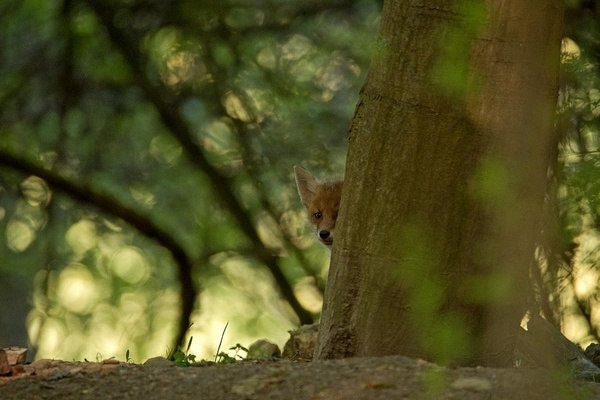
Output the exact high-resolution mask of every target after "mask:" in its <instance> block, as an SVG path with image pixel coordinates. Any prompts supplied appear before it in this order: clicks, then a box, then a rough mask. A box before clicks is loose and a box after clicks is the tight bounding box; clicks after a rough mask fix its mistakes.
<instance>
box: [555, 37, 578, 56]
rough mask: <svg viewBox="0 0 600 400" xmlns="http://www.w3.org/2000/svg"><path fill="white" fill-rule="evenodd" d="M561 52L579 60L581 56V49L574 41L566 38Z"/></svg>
mask: <svg viewBox="0 0 600 400" xmlns="http://www.w3.org/2000/svg"><path fill="white" fill-rule="evenodd" d="M560 50H561V52H562V54H563V55H565V56H569V57H571V58H578V57H579V56H580V55H581V49H580V48H579V46H578V45H577V43H575V42H574V41H573V40H572V39H570V38H568V37H566V38H563V40H562V43H561V46H560Z"/></svg>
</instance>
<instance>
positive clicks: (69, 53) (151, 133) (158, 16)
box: [0, 0, 379, 359]
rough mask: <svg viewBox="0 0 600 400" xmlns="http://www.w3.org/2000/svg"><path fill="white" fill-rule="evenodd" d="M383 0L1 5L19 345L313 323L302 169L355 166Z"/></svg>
mask: <svg viewBox="0 0 600 400" xmlns="http://www.w3.org/2000/svg"><path fill="white" fill-rule="evenodd" d="M378 8H379V7H378V5H377V4H376V3H375V2H369V1H367V2H364V1H361V2H356V3H352V2H343V4H342V3H339V2H336V1H332V2H320V3H319V4H313V3H310V4H307V3H306V2H297V3H293V2H290V3H287V5H286V6H285V7H281V6H277V7H276V6H274V5H271V4H269V3H265V4H264V5H262V6H257V5H256V4H254V3H247V4H241V3H239V2H227V1H223V2H218V4H216V3H214V2H208V3H198V2H194V1H173V2H146V1H133V2H121V1H108V2H96V1H89V2H88V1H72V0H66V1H63V2H56V1H47V0H28V1H24V2H22V1H6V2H3V3H2V5H1V6H0V12H1V14H2V15H3V21H4V22H3V23H2V26H1V27H0V48H1V50H0V57H1V60H2V62H1V63H0V64H1V66H0V69H1V71H0V75H1V76H2V77H3V78H2V81H1V82H0V85H1V86H0V101H1V103H2V107H0V110H1V111H0V118H1V120H2V128H1V129H2V132H1V134H0V163H1V164H2V165H3V173H2V175H1V177H0V188H1V189H0V202H1V203H0V235H2V236H1V239H2V240H1V242H2V244H1V248H0V252H1V256H0V259H2V265H1V266H0V274H2V276H3V279H2V282H6V283H4V284H3V286H2V290H0V292H1V293H2V294H1V296H3V302H11V303H12V304H13V306H12V307H11V308H10V309H8V308H6V307H3V310H2V317H1V318H0V320H2V324H1V325H2V326H3V327H11V328H13V329H14V328H17V329H16V331H17V332H14V333H13V334H12V335H10V336H8V337H4V338H3V339H2V340H1V341H2V343H4V342H5V341H6V345H9V344H22V343H23V342H25V335H24V333H25V332H24V330H25V329H24V328H25V325H26V324H25V322H26V320H27V322H28V324H27V325H28V333H29V337H30V338H31V341H32V343H33V345H34V346H35V347H38V348H39V351H40V356H46V357H56V356H60V357H62V358H82V357H92V358H93V357H94V355H95V354H96V353H97V352H100V353H102V354H103V355H104V356H112V355H119V354H124V353H123V352H124V351H125V350H126V349H130V350H131V351H130V353H131V355H132V356H133V357H134V358H136V359H137V358H142V359H143V357H145V356H149V355H155V354H157V353H162V352H165V351H166V350H167V348H169V347H170V348H173V347H174V346H175V343H181V342H183V341H185V342H187V338H186V339H184V336H185V335H186V332H187V335H188V336H187V337H189V336H190V335H193V336H194V337H195V340H194V343H193V346H192V351H194V352H195V353H196V354H199V355H201V354H207V353H209V352H210V351H213V352H214V350H215V348H216V345H217V343H218V336H219V335H220V333H221V331H222V329H223V326H224V325H225V323H226V322H227V321H228V320H230V324H229V329H228V330H229V332H228V334H229V335H235V336H236V337H238V339H237V340H240V339H241V338H240V336H241V337H255V338H256V337H257V336H258V337H262V336H270V337H272V338H274V339H276V340H278V341H283V340H284V339H285V336H287V332H286V331H287V329H291V328H292V327H293V326H295V325H297V324H299V323H308V322H311V321H313V320H314V318H315V316H316V315H317V314H318V312H319V309H320V296H321V295H320V292H321V290H322V287H323V269H324V268H325V267H326V263H325V259H324V255H325V253H324V252H323V251H322V249H320V248H319V247H318V246H314V247H313V246H312V242H310V241H307V240H306V239H305V238H304V237H303V235H302V233H303V232H304V229H305V228H304V227H305V222H304V219H303V215H302V213H301V211H300V207H298V208H297V210H291V208H292V207H291V204H297V197H296V196H297V195H296V192H295V189H294V187H293V177H292V166H293V165H294V164H296V163H299V162H304V160H318V161H307V164H308V165H311V164H312V165H313V166H315V165H317V162H318V163H320V164H321V165H323V166H324V167H326V168H328V169H329V170H330V171H336V170H337V171H339V170H340V169H341V165H342V163H343V159H344V153H345V131H346V127H347V120H348V118H349V115H350V111H351V108H352V106H353V102H354V100H353V99H355V98H356V96H355V93H357V88H358V86H357V85H358V84H359V83H360V81H361V80H362V77H363V73H362V71H363V69H362V65H364V64H365V62H366V60H367V59H368V56H367V52H366V50H364V49H367V48H368V46H366V45H365V43H368V42H369V41H370V40H369V36H370V33H369V32H373V27H374V26H375V24H376V22H377V15H378ZM345 43H346V44H348V45H349V47H348V46H346V44H345ZM327 105H329V106H327ZM323 106H325V107H323ZM323 133H327V137H325V138H323ZM317 137H318V138H319V139H318V140H317V139H316V138H317ZM200 289H204V292H203V296H202V297H199V296H198V292H199V291H200ZM200 300H201V301H200ZM28 303H30V304H31V305H32V307H31V310H30V311H29V313H28V315H27V309H28V306H27V305H28ZM9 310H10V311H9ZM16 311H19V312H16ZM191 324H193V325H192V327H191V329H190V330H189V332H188V328H190V325H191ZM8 331H9V330H8V329H3V330H2V332H8ZM269 332H270V333H269ZM9 339H10V340H9ZM203 339H205V340H203Z"/></svg>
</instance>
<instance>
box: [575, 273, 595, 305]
mask: <svg viewBox="0 0 600 400" xmlns="http://www.w3.org/2000/svg"><path fill="white" fill-rule="evenodd" d="M579 269H580V271H578V272H577V277H576V278H575V294H576V295H577V297H579V298H588V297H589V296H592V295H594V293H596V292H597V290H598V279H600V274H599V273H598V270H597V269H594V268H589V269H587V270H585V271H581V270H582V269H583V268H581V267H580V268H579Z"/></svg>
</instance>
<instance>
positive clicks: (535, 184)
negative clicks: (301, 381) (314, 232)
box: [315, 0, 562, 366]
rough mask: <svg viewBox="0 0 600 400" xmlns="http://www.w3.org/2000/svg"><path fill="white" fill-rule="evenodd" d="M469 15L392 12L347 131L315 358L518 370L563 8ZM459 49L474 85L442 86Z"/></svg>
mask: <svg viewBox="0 0 600 400" xmlns="http://www.w3.org/2000/svg"><path fill="white" fill-rule="evenodd" d="M458 3H459V2H454V1H445V0H436V1H408V0H407V1H386V2H385V4H384V9H383V13H382V21H381V28H380V33H379V41H378V48H377V49H376V52H375V53H376V54H375V56H374V60H373V63H372V65H371V69H370V71H369V75H368V77H367V80H366V82H365V84H364V87H363V90H362V92H361V96H360V100H359V104H358V105H357V108H356V111H355V115H354V119H353V123H352V127H351V131H350V143H349V153H348V162H347V166H346V177H345V185H344V193H343V197H342V204H341V209H340V215H339V219H338V225H337V236H336V242H335V245H334V247H333V255H332V263H331V268H330V273H329V274H330V275H329V281H328V287H327V291H326V295H325V303H324V309H323V315H322V321H321V328H320V333H319V344H318V346H317V350H316V353H315V358H317V359H325V358H339V357H348V356H365V355H385V354H403V355H409V356H413V357H423V358H427V359H434V360H442V361H457V362H461V363H477V364H483V365H494V366H497V365H508V364H510V363H511V361H512V357H513V351H514V348H515V344H516V332H517V329H518V326H519V321H520V318H521V316H522V315H523V312H524V311H525V302H526V297H527V295H528V293H527V288H528V282H527V280H528V268H529V265H530V263H531V261H532V257H533V252H534V246H535V242H536V240H537V237H538V234H539V219H540V211H541V205H542V201H543V196H544V193H545V183H546V172H547V168H548V165H549V162H550V160H549V158H550V157H551V155H552V154H554V151H553V146H556V145H557V143H556V138H555V137H554V135H553V132H552V116H553V110H554V107H555V104H556V96H557V90H558V89H557V74H558V62H559V48H560V34H561V20H562V6H561V2H560V1H558V0H551V1H548V0H535V1H533V0H532V1H528V2H523V1H521V0H509V1H500V2H497V1H491V0H490V1H487V2H486V4H485V7H486V10H485V13H483V14H476V13H475V14H471V13H470V12H469V11H468V10H469V9H468V8H464V7H463V9H462V10H461V7H459V5H458ZM462 3H465V2H462ZM466 4H471V2H466ZM473 4H476V3H475V2H473ZM481 4H482V5H483V3H481ZM453 43H457V47H456V48H453V47H452V44H453ZM444 44H445V45H446V47H445V48H444ZM461 46H462V48H463V50H464V49H466V50H464V57H463V58H464V63H465V64H464V65H465V68H464V69H463V70H462V75H461V69H460V65H459V66H458V68H457V69H455V71H458V72H457V73H456V75H457V76H458V77H459V78H461V79H463V82H462V84H461V85H459V86H458V87H456V86H455V87H449V86H448V85H446V86H444V84H445V82H446V81H448V80H449V79H448V78H449V77H448V76H447V74H446V73H445V72H444V71H447V70H446V69H445V68H444V66H445V64H444V63H446V62H451V61H452V60H457V59H458V60H459V61H460V59H461V58H460V54H461V53H460V51H462V50H461ZM454 51H456V53H457V54H458V55H457V54H453V52H454ZM448 60H450V61H448ZM450 78H456V76H455V77H452V76H450ZM453 328H456V329H453ZM448 340H449V341H451V344H450V345H448V344H445V345H444V343H443V342H444V341H448ZM438 345H439V346H438ZM453 346H454V347H455V348H452V347H453Z"/></svg>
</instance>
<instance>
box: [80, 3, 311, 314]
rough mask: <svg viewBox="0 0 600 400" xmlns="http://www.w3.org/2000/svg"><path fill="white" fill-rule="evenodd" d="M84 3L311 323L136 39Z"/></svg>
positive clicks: (106, 13)
mask: <svg viewBox="0 0 600 400" xmlns="http://www.w3.org/2000/svg"><path fill="white" fill-rule="evenodd" d="M87 4H88V5H89V6H90V7H91V9H92V10H93V11H94V12H95V13H96V15H97V16H98V17H99V18H100V21H101V23H102V24H103V25H104V27H105V28H106V30H107V33H108V35H109V37H110V39H111V41H112V43H113V45H114V46H116V48H117V49H118V50H119V51H120V52H121V54H122V55H123V57H124V59H125V61H126V62H127V64H128V65H129V67H130V68H131V69H132V72H133V73H132V75H133V78H134V80H135V82H136V84H137V85H139V86H140V87H141V88H142V90H143V91H144V93H145V95H146V97H147V99H148V100H149V101H150V102H151V103H152V104H153V106H154V107H155V109H156V110H157V112H158V114H159V116H160V118H161V120H162V122H163V124H164V125H165V126H166V127H167V128H168V129H169V130H170V132H171V133H172V134H173V136H174V137H175V138H176V139H177V140H178V141H179V143H180V145H181V147H182V148H183V150H184V151H185V152H186V154H187V156H188V158H189V160H190V161H191V162H192V163H193V164H195V165H196V166H197V167H198V168H199V169H200V170H201V171H202V172H203V173H204V174H205V175H206V177H207V178H208V179H209V181H210V184H211V187H212V189H213V192H214V194H215V195H216V197H217V199H218V201H219V204H221V205H222V206H223V208H224V209H226V210H227V211H228V212H229V213H231V215H232V216H233V217H234V219H235V221H237V223H238V225H239V227H240V229H241V230H242V232H244V234H245V235H246V236H247V237H248V238H249V239H250V240H251V242H252V243H253V246H254V247H255V250H256V253H255V254H256V258H257V259H258V260H259V261H261V262H262V263H263V264H264V265H265V266H266V267H267V268H268V269H269V271H270V272H271V274H272V275H273V278H274V279H275V282H276V284H277V286H278V287H279V290H280V292H281V294H282V296H283V297H284V298H285V299H286V301H287V302H288V303H289V304H290V306H291V307H292V309H293V310H294V312H295V313H296V315H297V316H298V319H299V320H300V323H302V324H310V323H312V322H313V318H312V315H311V314H310V312H308V311H307V310H306V309H304V308H303V307H302V305H301V304H300V302H299V301H298V299H297V298H296V295H295V294H294V290H293V288H292V286H291V284H290V283H289V282H288V280H287V278H286V276H285V275H284V273H283V271H282V270H281V268H280V266H279V264H278V263H277V257H275V256H274V255H273V254H272V253H271V252H270V251H269V249H268V248H267V247H266V246H265V244H264V243H263V242H262V240H261V239H260V237H259V236H258V233H257V232H256V229H255V227H254V224H253V222H252V219H251V218H250V216H249V215H248V213H247V211H246V210H245V209H244V208H243V207H242V205H241V204H240V202H239V201H238V199H237V198H236V195H235V192H234V190H233V187H234V185H233V182H232V179H231V178H229V177H227V176H225V175H223V174H222V173H221V172H220V171H219V170H218V169H216V168H215V167H214V166H212V165H211V164H210V162H209V161H208V160H207V159H206V157H205V155H204V153H203V152H202V150H201V149H200V148H199V146H198V145H197V143H196V142H194V140H193V139H192V137H193V135H192V134H191V132H190V129H189V127H188V125H187V123H186V122H185V120H184V119H183V118H182V116H181V115H180V114H179V112H178V111H177V109H176V107H175V106H174V105H175V104H176V99H175V98H174V97H173V96H172V95H171V94H170V93H168V92H167V91H165V90H164V88H161V87H159V86H157V85H154V84H153V83H152V82H151V81H150V80H149V79H148V77H147V76H146V70H145V63H144V59H143V58H142V56H141V54H140V53H139V51H138V49H140V43H139V39H137V38H133V37H131V36H130V35H128V34H127V33H126V32H125V31H124V30H121V29H119V27H117V26H116V25H115V23H114V21H115V18H114V16H115V12H114V10H112V9H111V8H110V6H107V5H106V3H105V2H101V1H90V0H88V1H87Z"/></svg>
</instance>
